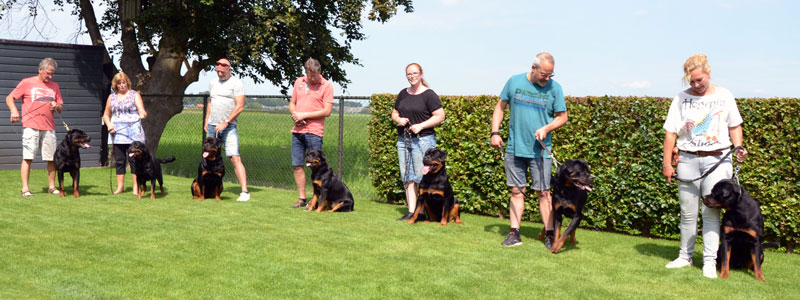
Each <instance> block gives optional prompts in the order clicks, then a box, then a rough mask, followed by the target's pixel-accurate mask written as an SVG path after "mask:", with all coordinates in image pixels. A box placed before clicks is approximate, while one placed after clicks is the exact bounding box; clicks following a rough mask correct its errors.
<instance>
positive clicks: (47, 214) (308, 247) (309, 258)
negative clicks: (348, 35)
mask: <svg viewBox="0 0 800 300" xmlns="http://www.w3.org/2000/svg"><path fill="white" fill-rule="evenodd" d="M81 175H82V185H81V186H82V195H83V196H82V197H81V198H79V199H74V198H72V197H66V198H58V197H57V196H53V195H48V194H47V193H46V189H47V181H46V176H45V172H44V171H42V170H35V171H33V172H32V173H31V188H32V191H33V193H34V194H35V197H33V198H22V197H20V196H19V190H20V184H19V172H18V171H0V176H2V178H5V180H6V183H4V184H3V187H4V188H3V189H2V190H0V298H1V299H142V298H146V299H195V298H202V299H286V298H293V299H412V298H424V299H432V298H444V299H536V298H553V299H608V298H614V299H618V298H620V299H676V298H681V299H683V298H694V299H797V295H798V294H800V285H798V284H797V278H799V277H798V275H800V274H798V273H800V268H798V267H800V257H798V256H797V255H787V254H783V253H777V252H768V253H767V254H766V261H765V263H764V274H765V276H766V278H767V282H759V281H757V280H755V279H754V278H753V275H752V273H751V272H744V271H733V272H732V274H731V277H730V278H728V279H714V280H711V279H706V278H704V277H703V276H702V271H701V269H700V265H699V263H698V262H700V261H701V254H700V253H699V252H698V253H695V257H694V259H695V262H696V265H695V266H692V267H689V268H683V269H677V270H668V269H665V268H664V264H666V263H667V262H669V261H670V260H671V259H673V258H675V256H676V255H677V253H678V242H677V241H668V240H657V239H648V238H643V237H635V236H626V235H620V234H614V233H607V232H597V231H590V230H583V229H579V230H578V232H577V238H578V240H579V242H580V243H579V244H578V245H577V246H571V245H568V246H567V247H566V249H565V250H564V251H563V252H562V253H560V254H557V255H553V254H550V253H549V252H547V251H546V250H545V249H544V247H543V245H542V244H541V242H538V241H536V240H535V237H536V236H537V235H538V233H539V231H540V230H541V225H540V224H533V223H523V224H522V237H523V242H524V243H523V245H521V246H518V247H513V248H504V247H501V246H500V243H501V242H502V240H503V237H504V236H505V234H506V232H507V231H508V220H505V219H499V218H493V217H486V216H475V215H466V214H465V215H462V220H463V221H464V222H465V223H466V225H463V226H458V225H453V224H451V225H448V226H446V227H440V226H439V225H438V224H435V223H429V224H425V223H418V224H414V225H406V224H405V223H401V222H397V221H395V219H396V218H398V217H399V216H400V215H402V213H403V212H404V211H405V207H402V206H394V205H387V204H382V203H378V202H376V201H375V200H376V199H373V198H371V196H369V195H364V194H362V193H355V196H356V203H355V209H356V210H355V212H352V213H334V214H331V213H321V214H317V213H306V212H303V211H301V210H298V209H291V208H289V206H290V205H291V204H292V203H294V201H295V193H294V192H293V191H290V190H281V189H273V188H265V187H259V186H251V188H250V191H251V193H252V199H251V200H250V201H249V202H236V201H235V198H236V196H237V194H238V186H236V185H228V186H227V188H226V190H225V193H223V201H221V202H217V201H214V200H206V201H203V202H200V201H197V200H192V199H191V195H190V194H189V185H190V183H191V179H190V178H182V177H175V176H165V185H166V187H167V190H168V194H167V195H166V196H164V197H161V196H159V197H157V198H156V200H154V201H151V200H149V199H141V200H136V199H135V196H134V195H131V194H130V191H131V190H130V186H127V187H126V192H125V193H124V194H121V195H111V194H110V187H109V178H110V175H111V172H110V170H109V169H83V170H82V172H81ZM127 179H128V180H130V179H129V178H127ZM67 182H70V180H69V179H67ZM700 248H702V247H698V249H700Z"/></svg>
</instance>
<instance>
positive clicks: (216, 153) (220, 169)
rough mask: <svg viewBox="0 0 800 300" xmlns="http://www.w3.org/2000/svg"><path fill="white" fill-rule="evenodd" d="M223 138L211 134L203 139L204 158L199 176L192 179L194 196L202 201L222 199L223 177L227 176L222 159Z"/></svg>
mask: <svg viewBox="0 0 800 300" xmlns="http://www.w3.org/2000/svg"><path fill="white" fill-rule="evenodd" d="M221 149H222V140H220V139H218V138H216V137H213V136H209V137H206V139H205V140H204V141H203V159H201V160H200V165H198V166H197V177H196V178H195V179H194V181H192V198H194V199H199V200H200V201H203V200H205V199H206V198H214V199H216V200H217V201H220V200H222V199H221V198H220V194H222V178H223V177H225V164H224V163H223V159H222V153H221Z"/></svg>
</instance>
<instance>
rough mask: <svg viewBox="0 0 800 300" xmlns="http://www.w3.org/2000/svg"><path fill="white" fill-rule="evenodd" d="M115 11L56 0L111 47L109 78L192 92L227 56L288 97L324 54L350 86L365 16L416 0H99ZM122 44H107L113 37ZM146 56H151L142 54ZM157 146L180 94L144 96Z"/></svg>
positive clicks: (381, 16) (329, 69)
mask: <svg viewBox="0 0 800 300" xmlns="http://www.w3.org/2000/svg"><path fill="white" fill-rule="evenodd" d="M0 1H2V2H1V3H2V6H0V7H2V9H0V19H1V18H3V16H4V14H5V13H6V12H7V11H8V9H9V8H11V7H13V6H16V5H23V6H27V7H28V8H29V13H30V15H31V16H32V17H35V16H37V15H38V10H40V9H42V8H41V5H40V2H39V0H0ZM98 2H102V3H103V5H102V6H98V7H104V8H105V9H106V10H105V11H104V12H103V13H102V18H101V19H100V20H97V19H96V18H95V12H94V7H95V5H93V4H92V2H91V1H90V0H53V3H54V4H56V5H57V6H59V7H61V9H69V10H71V12H72V14H73V15H75V16H77V17H78V18H80V19H81V20H83V21H84V22H85V25H86V30H87V32H88V33H89V35H90V37H91V39H92V43H93V44H95V45H102V46H104V47H105V48H106V49H107V54H106V58H105V61H106V74H107V75H108V76H113V74H114V73H116V70H117V69H118V68H117V66H115V65H114V62H113V61H112V59H111V58H110V57H111V55H115V56H116V55H119V57H120V60H119V61H120V65H119V68H121V69H122V70H123V71H124V72H125V73H126V74H128V75H129V76H130V77H131V80H132V81H133V82H132V86H133V87H134V89H137V90H139V91H141V92H142V93H143V94H145V95H147V94H172V95H174V94H183V92H184V91H185V89H186V87H187V86H189V84H191V83H193V82H195V81H197V80H198V76H199V74H200V72H201V71H202V70H204V69H210V68H212V67H213V66H212V65H213V64H214V62H215V61H216V60H217V59H218V58H220V57H228V58H229V59H230V60H231V61H232V63H233V67H234V73H235V74H236V75H237V76H240V77H242V76H247V77H250V78H252V79H253V80H254V81H255V82H263V81H269V82H271V83H272V84H275V85H277V86H280V87H281V90H282V92H283V93H284V94H286V93H287V92H288V90H289V88H290V87H291V84H292V82H293V80H294V79H295V78H296V77H298V76H301V75H302V73H303V67H302V65H303V62H304V61H305V60H306V59H308V58H309V57H313V58H316V59H318V60H319V61H320V62H321V63H322V66H323V70H322V74H323V75H324V76H325V77H326V78H328V79H331V80H333V81H334V82H337V83H339V84H340V85H342V86H343V87H346V86H347V84H348V83H349V82H350V81H349V80H348V79H347V74H346V72H345V71H344V69H343V68H342V66H343V65H344V64H348V63H349V64H355V65H359V61H358V59H357V58H356V57H354V56H353V54H352V53H351V52H350V49H351V47H352V43H353V42H354V41H359V40H364V39H365V38H366V36H365V35H364V34H363V33H362V32H361V31H362V27H363V24H362V20H363V19H364V18H362V14H363V13H365V12H366V19H368V20H372V21H378V22H381V23H383V22H386V21H387V20H389V19H390V18H391V17H393V16H395V15H396V14H397V12H398V10H399V9H400V8H401V7H402V8H403V10H404V11H405V12H407V13H410V12H412V11H413V6H412V1H411V0H246V1H237V0H96V1H95V4H96V3H98ZM109 36H119V40H120V42H119V43H117V44H115V45H106V43H105V40H106V37H109ZM143 57H144V58H145V59H142V58H143ZM145 108H146V109H147V111H148V114H149V115H150V117H148V119H146V120H145V122H144V126H145V130H146V131H147V141H148V146H150V147H151V148H152V149H156V148H157V145H158V140H159V137H160V136H161V132H162V131H163V128H164V126H165V125H166V122H167V121H168V120H169V119H170V118H171V117H172V116H173V115H174V114H176V113H178V112H180V110H181V108H182V105H181V100H180V98H179V97H166V98H164V97H159V98H153V99H145Z"/></svg>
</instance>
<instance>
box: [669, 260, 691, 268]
mask: <svg viewBox="0 0 800 300" xmlns="http://www.w3.org/2000/svg"><path fill="white" fill-rule="evenodd" d="M691 265H692V259H691V258H690V259H685V258H680V257H678V258H676V259H675V260H673V261H671V262H669V263H668V264H667V265H666V266H665V267H667V269H677V268H683V267H688V266H691Z"/></svg>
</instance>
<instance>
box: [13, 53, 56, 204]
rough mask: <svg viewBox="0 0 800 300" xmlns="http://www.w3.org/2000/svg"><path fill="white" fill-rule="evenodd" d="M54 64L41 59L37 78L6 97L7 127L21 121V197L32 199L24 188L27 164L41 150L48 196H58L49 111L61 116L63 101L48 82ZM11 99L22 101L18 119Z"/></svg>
mask: <svg viewBox="0 0 800 300" xmlns="http://www.w3.org/2000/svg"><path fill="white" fill-rule="evenodd" d="M57 67H58V64H57V63H56V61H55V60H54V59H52V58H49V57H48V58H45V59H42V61H41V62H40V63H39V75H37V76H33V77H28V78H25V79H22V81H20V82H19V84H17V87H16V88H14V90H13V91H11V94H9V95H8V96H7V97H6V104H7V105H8V110H9V111H10V112H11V123H16V122H20V121H22V164H21V165H20V168H19V169H20V176H21V177H22V190H21V191H20V195H21V196H23V197H33V194H31V189H30V187H29V186H28V176H29V175H30V171H31V162H32V161H33V158H34V156H35V155H36V152H37V151H38V150H39V148H41V151H42V154H41V155H42V160H44V161H46V162H47V181H48V184H49V187H50V188H49V189H48V192H49V193H52V194H58V190H57V189H56V185H55V181H56V165H55V164H54V163H53V154H55V152H56V130H55V129H56V127H55V126H56V122H55V120H54V119H53V111H57V112H58V113H61V111H62V105H63V104H64V100H63V99H61V89H60V88H59V87H58V84H57V83H55V82H54V81H52V79H53V74H55V72H56V68H57ZM15 99H22V115H20V113H19V110H17V106H16V105H15V104H14V100H15Z"/></svg>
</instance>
